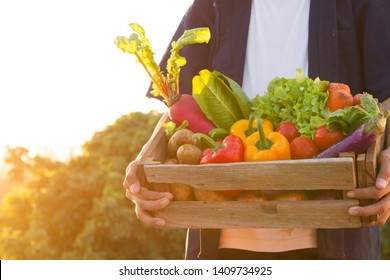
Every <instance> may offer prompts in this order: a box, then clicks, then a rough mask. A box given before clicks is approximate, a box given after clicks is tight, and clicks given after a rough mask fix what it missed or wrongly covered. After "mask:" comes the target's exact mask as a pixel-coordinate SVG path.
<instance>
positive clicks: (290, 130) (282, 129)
mask: <svg viewBox="0 0 390 280" xmlns="http://www.w3.org/2000/svg"><path fill="white" fill-rule="evenodd" d="M276 132H279V133H281V134H283V135H284V137H286V138H287V140H288V142H290V143H291V141H292V140H294V139H295V138H297V137H298V136H299V132H298V129H297V127H296V126H295V124H294V123H292V122H283V123H280V124H279V125H278V126H277V127H276Z"/></svg>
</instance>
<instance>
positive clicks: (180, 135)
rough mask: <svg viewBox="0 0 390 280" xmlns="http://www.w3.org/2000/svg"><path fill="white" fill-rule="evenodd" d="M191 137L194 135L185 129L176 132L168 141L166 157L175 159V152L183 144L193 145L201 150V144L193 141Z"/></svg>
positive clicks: (196, 140) (195, 140)
mask: <svg viewBox="0 0 390 280" xmlns="http://www.w3.org/2000/svg"><path fill="white" fill-rule="evenodd" d="M193 135H194V133H193V132H192V131H191V130H189V129H186V128H183V129H180V130H178V131H176V132H175V133H174V134H173V135H172V136H171V138H170V139H169V141H168V145H167V149H168V157H175V156H176V152H177V150H178V149H179V147H180V146H181V145H183V144H193V145H195V146H197V147H198V148H201V146H202V143H201V142H200V141H199V140H198V139H197V138H195V139H194V138H193V137H192V136H193Z"/></svg>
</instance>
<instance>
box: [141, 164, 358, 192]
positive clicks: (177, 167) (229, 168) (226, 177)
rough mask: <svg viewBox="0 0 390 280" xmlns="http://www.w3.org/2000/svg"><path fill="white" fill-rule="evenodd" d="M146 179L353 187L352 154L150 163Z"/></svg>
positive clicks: (230, 185)
mask: <svg viewBox="0 0 390 280" xmlns="http://www.w3.org/2000/svg"><path fill="white" fill-rule="evenodd" d="M144 168H145V174H146V176H147V178H148V181H149V182H159V183H183V184H188V185H191V186H193V187H194V188H200V189H208V190H229V189H237V188H241V189H245V190H280V189H281V190H315V189H335V190H351V189H354V188H355V187H356V178H355V176H356V175H355V167H354V162H353V159H351V158H334V159H321V160H318V159H317V160H316V159H308V160H295V161H294V163H293V164H292V162H291V161H268V162H256V163H250V162H242V163H224V164H206V165H184V164H164V165H162V164H152V165H147V166H145V167H144Z"/></svg>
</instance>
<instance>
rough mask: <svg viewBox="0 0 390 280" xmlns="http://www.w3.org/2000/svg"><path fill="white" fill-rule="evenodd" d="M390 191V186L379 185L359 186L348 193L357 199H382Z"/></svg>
mask: <svg viewBox="0 0 390 280" xmlns="http://www.w3.org/2000/svg"><path fill="white" fill-rule="evenodd" d="M389 192H390V188H385V189H379V188H377V187H367V188H357V189H355V190H353V191H349V192H348V193H347V195H348V197H350V198H355V199H381V198H382V197H384V196H385V195H386V194H388V193H389Z"/></svg>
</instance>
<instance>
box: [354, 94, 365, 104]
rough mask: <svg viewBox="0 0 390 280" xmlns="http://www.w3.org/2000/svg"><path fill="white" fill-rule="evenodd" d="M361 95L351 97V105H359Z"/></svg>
mask: <svg viewBox="0 0 390 280" xmlns="http://www.w3.org/2000/svg"><path fill="white" fill-rule="evenodd" d="M362 95H363V93H358V94H355V95H354V96H353V105H360V104H361V101H360V97H362Z"/></svg>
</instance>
